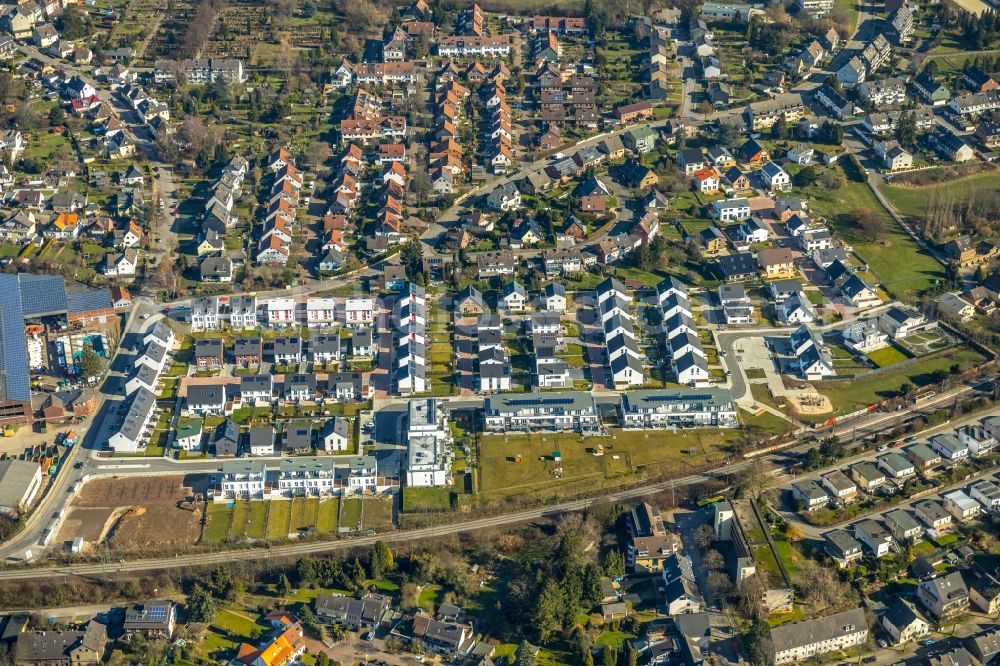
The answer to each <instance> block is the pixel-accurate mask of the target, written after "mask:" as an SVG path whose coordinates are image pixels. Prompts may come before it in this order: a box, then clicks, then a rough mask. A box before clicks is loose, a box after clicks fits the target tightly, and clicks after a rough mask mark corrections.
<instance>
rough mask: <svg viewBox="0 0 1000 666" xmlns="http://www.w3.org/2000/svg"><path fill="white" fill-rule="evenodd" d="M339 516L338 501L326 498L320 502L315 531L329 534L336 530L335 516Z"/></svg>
mask: <svg viewBox="0 0 1000 666" xmlns="http://www.w3.org/2000/svg"><path fill="white" fill-rule="evenodd" d="M339 516H340V502H338V501H337V500H336V499H328V500H326V501H324V502H320V505H319V509H318V513H317V515H316V531H317V532H319V533H320V534H329V533H331V532H336V531H337V518H338V517H339Z"/></svg>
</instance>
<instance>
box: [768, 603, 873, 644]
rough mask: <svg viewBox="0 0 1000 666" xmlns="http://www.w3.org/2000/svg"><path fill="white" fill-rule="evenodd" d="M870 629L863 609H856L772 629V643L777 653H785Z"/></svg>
mask: <svg viewBox="0 0 1000 666" xmlns="http://www.w3.org/2000/svg"><path fill="white" fill-rule="evenodd" d="M867 629H868V620H867V618H866V617H865V611H864V609H863V608H854V609H851V610H849V611H844V612H843V613H835V614H833V615H827V616H824V617H818V618H816V619H814V620H806V621H805V622H795V623H793V624H785V625H782V626H780V627H775V628H773V629H771V643H772V644H773V645H774V651H775V652H784V651H786V650H791V649H794V648H797V647H802V646H805V645H812V644H815V643H821V642H823V641H829V640H834V639H836V638H839V637H841V636H847V635H850V634H853V633H855V632H858V631H865V630H867Z"/></svg>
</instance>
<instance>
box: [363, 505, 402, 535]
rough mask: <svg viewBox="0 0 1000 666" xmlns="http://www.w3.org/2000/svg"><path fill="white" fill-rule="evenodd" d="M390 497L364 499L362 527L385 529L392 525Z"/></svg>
mask: <svg viewBox="0 0 1000 666" xmlns="http://www.w3.org/2000/svg"><path fill="white" fill-rule="evenodd" d="M393 501H394V500H392V499H368V500H365V510H364V514H363V521H362V523H363V524H362V526H361V527H362V528H363V529H366V530H370V529H385V528H387V527H392V525H393V522H392V503H393Z"/></svg>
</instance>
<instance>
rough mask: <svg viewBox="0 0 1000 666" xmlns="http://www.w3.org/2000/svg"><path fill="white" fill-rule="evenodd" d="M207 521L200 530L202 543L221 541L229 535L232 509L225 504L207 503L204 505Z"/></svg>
mask: <svg viewBox="0 0 1000 666" xmlns="http://www.w3.org/2000/svg"><path fill="white" fill-rule="evenodd" d="M206 512H207V514H208V515H207V518H208V522H207V523H206V524H205V529H204V531H203V532H202V535H201V540H202V541H203V542H204V543H215V544H217V543H222V542H224V541H225V540H226V537H227V536H229V525H230V523H232V521H233V510H232V509H231V508H229V507H228V506H226V505H225V504H222V503H220V504H209V505H208V506H207V507H206Z"/></svg>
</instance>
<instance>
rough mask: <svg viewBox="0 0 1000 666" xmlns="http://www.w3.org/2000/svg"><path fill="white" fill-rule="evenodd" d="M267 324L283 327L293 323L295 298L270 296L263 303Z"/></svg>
mask: <svg viewBox="0 0 1000 666" xmlns="http://www.w3.org/2000/svg"><path fill="white" fill-rule="evenodd" d="M265 308H266V310H267V325H268V326H272V327H276V328H283V327H285V326H291V325H293V324H294V323H295V299H292V298H272V299H270V300H269V301H267V303H266V304H265Z"/></svg>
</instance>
